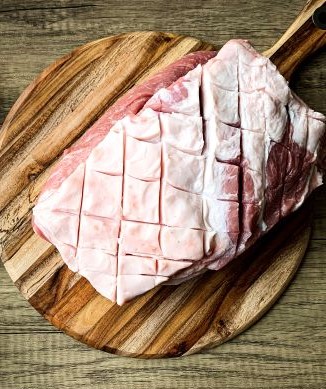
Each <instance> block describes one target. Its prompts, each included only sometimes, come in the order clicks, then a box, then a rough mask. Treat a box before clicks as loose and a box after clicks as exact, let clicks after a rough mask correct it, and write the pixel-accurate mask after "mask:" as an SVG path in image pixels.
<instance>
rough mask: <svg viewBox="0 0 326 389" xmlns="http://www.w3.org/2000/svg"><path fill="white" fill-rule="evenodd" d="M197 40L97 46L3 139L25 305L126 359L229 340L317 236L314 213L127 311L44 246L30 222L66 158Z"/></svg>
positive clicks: (16, 274)
mask: <svg viewBox="0 0 326 389" xmlns="http://www.w3.org/2000/svg"><path fill="white" fill-rule="evenodd" d="M211 49H213V47H212V46H211V45H210V44H207V43H204V42H201V41H199V40H198V39H194V38H190V37H183V36H177V35H172V34H165V33H158V32H139V33H130V34H125V35H119V36H113V37H109V38H105V39H101V40H98V41H95V42H91V43H89V44H87V45H85V46H82V47H80V48H78V49H76V50H74V51H73V52H72V53H70V54H69V55H67V56H65V57H64V58H62V59H60V60H58V61H57V62H56V63H54V64H53V65H52V66H50V67H49V68H47V69H46V70H45V71H44V72H43V73H42V74H41V75H40V76H39V77H38V78H37V79H36V80H35V81H34V82H33V83H32V84H31V85H30V86H29V87H28V88H27V89H26V90H25V91H24V92H23V94H22V95H21V96H20V98H19V99H18V101H17V102H16V104H15V105H14V107H13V108H12V110H11V111H10V113H9V115H8V117H7V119H6V121H5V123H4V124H3V128H2V131H1V134H0V177H1V186H0V243H1V258H2V261H3V262H4V265H5V267H6V269H7V271H8V273H9V275H10V277H11V278H12V280H13V281H14V283H15V284H16V286H17V287H18V289H19V290H20V292H21V293H22V295H23V296H24V297H25V298H26V299H27V300H28V301H29V302H30V304H31V305H32V306H33V307H34V308H35V309H37V310H38V311H39V312H40V313H41V314H42V315H43V316H44V317H45V318H46V319H48V320H49V321H50V322H51V323H52V324H53V325H55V326H56V327H58V328H59V329H61V330H63V331H64V332H66V333H67V334H69V335H71V336H73V337H74V338H76V339H78V340H80V341H82V342H85V343H87V344H88V345H90V346H93V347H96V348H99V349H102V350H105V351H108V352H112V353H116V354H121V355H129V356H139V357H145V358H146V357H147V358H150V357H167V356H179V355H184V354H190V353H193V352H196V351H198V350H200V349H201V348H203V347H208V346H213V345H217V344H220V343H222V342H225V341H226V340H228V339H231V338H232V337H234V336H235V335H237V334H239V333H240V332H241V331H243V330H244V329H246V328H248V327H249V326H250V325H251V324H252V323H254V322H255V321H256V320H257V319H258V318H259V317H261V316H262V315H263V313H264V312H266V311H267V310H268V308H269V307H271V305H272V304H273V303H274V302H275V301H276V299H277V298H278V297H279V296H280V294H281V293H282V292H283V291H284V289H285V288H286V286H287V285H288V284H289V282H290V280H291V278H292V277H293V275H294V274H295V272H296V270H297V268H298V265H299V264H300V261H301V259H302V258H303V255H304V252H305V250H306V247H307V244H308V241H309V234H310V218H309V217H307V215H310V207H309V205H306V206H305V207H304V208H303V209H301V210H300V211H299V212H296V213H295V214H294V215H292V217H290V218H289V219H287V220H285V221H283V222H282V223H280V225H279V226H278V227H277V228H276V229H275V230H273V231H271V233H269V234H268V235H267V236H266V237H264V238H263V239H261V240H260V242H259V243H258V244H257V245H256V246H255V247H253V248H252V249H251V250H250V251H249V252H248V253H246V255H245V256H242V257H240V258H238V259H236V260H235V261H234V262H232V263H231V264H230V265H229V266H227V267H226V268H224V269H223V270H222V271H219V272H207V273H206V274H204V275H202V276H201V277H199V278H197V279H195V280H191V281H188V282H186V283H183V284H181V285H179V286H159V287H156V288H155V289H154V290H151V291H149V292H148V293H146V294H145V295H143V296H140V297H138V298H136V299H134V300H132V301H131V302H129V303H127V304H125V305H124V306H122V307H119V306H118V305H116V304H113V303H112V302H110V301H109V300H107V299H105V298H104V297H102V296H101V295H99V294H98V293H97V292H96V291H95V290H94V288H93V287H92V286H91V285H90V284H89V283H88V282H87V281H86V280H85V279H84V278H83V277H81V276H80V275H78V274H74V273H72V272H71V271H70V270H69V269H68V268H67V266H66V265H65V264H64V263H63V261H62V259H61V257H60V255H59V254H58V252H57V251H56V250H55V248H54V247H53V246H52V245H51V244H49V243H48V242H46V241H44V240H42V239H40V238H39V237H38V236H36V235H35V234H34V233H33V231H32V227H31V210H32V208H33V206H34V204H35V202H36V199H37V196H38V193H39V191H40V189H41V187H42V185H43V184H44V183H45V181H46V180H47V178H48V177H49V174H50V171H51V168H52V167H53V165H54V164H55V163H56V161H57V158H58V157H59V156H60V155H61V153H62V152H63V150H64V149H65V148H66V147H68V146H69V145H71V144H72V143H73V142H74V141H76V140H77V139H78V137H79V136H80V135H81V134H82V133H83V132H84V131H85V130H86V129H87V128H88V127H89V126H90V125H91V124H92V123H93V122H94V121H95V120H96V119H97V118H98V117H99V116H100V115H101V114H102V113H103V112H104V111H105V110H106V109H107V108H108V107H109V106H110V105H111V104H112V103H113V102H114V101H115V100H116V99H117V98H118V97H120V96H121V95H122V94H123V93H125V91H127V90H128V89H129V88H130V87H132V86H133V85H134V84H137V83H140V82H142V81H143V80H145V79H146V78H147V77H148V76H149V75H152V74H153V73H155V72H157V71H158V70H159V69H162V68H163V67H165V66H166V65H168V64H169V63H171V62H173V61H175V60H176V59H178V58H180V57H182V56H183V55H185V54H187V53H189V52H191V51H196V50H211Z"/></svg>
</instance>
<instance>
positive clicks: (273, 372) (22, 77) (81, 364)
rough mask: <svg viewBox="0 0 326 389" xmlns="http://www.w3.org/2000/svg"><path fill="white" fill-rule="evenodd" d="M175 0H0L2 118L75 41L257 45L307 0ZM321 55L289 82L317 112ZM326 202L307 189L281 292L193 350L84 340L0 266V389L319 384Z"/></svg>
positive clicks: (324, 383) (325, 98)
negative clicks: (239, 41) (143, 350)
mask: <svg viewBox="0 0 326 389" xmlns="http://www.w3.org/2000/svg"><path fill="white" fill-rule="evenodd" d="M181 3H183V2H182V1H174V2H172V1H162V0H148V1H145V0H143V1H138V0H137V1H132V0H130V1H128V2H125V1H105V0H85V1H82V0H70V1H69V0H54V1H51V2H45V1H42V0H1V2H0V53H1V54H0V123H1V122H2V121H3V120H4V117H5V116H6V114H7V112H8V110H9V108H10V107H11V106H12V104H13V103H14V101H15V100H16V99H17V97H18V96H19V94H20V93H21V92H22V91H23V89H24V88H25V87H26V86H27V85H28V84H29V83H30V81H31V80H32V79H33V78H34V77H35V76H36V75H37V74H38V73H39V72H40V71H41V70H42V69H43V68H44V67H45V66H47V65H48V64H50V63H51V62H53V61H54V60H55V59H56V58H59V57H61V56H62V55H64V54H65V53H68V52H69V51H70V50H71V49H73V48H74V47H76V46H79V45H81V44H84V43H86V42H89V41H91V40H94V39H98V38H101V37H105V36H108V35H111V34H118V33H121V32H125V31H132V30H161V31H172V32H177V33H183V34H187V35H192V36H195V37H198V38H201V39H203V40H207V41H210V42H212V43H214V44H216V45H217V46H220V45H222V44H223V43H224V42H226V41H227V40H228V39H230V38H233V37H241V38H248V39H249V40H251V42H252V43H253V44H254V45H255V47H256V48H257V49H258V50H261V51H262V50H264V49H267V48H268V47H269V46H270V45H271V44H272V43H273V42H274V40H275V39H276V38H278V37H279V36H280V35H281V34H282V33H283V32H284V30H285V29H286V28H287V27H288V25H289V24H290V23H291V22H292V20H293V19H294V17H295V16H296V14H297V13H298V12H299V10H300V8H301V7H302V6H303V4H304V1H303V0H292V1H291V2H285V1H284V0H281V1H280V0H277V1H275V0H274V1H270V0H260V1H258V0H247V1H240V0H237V1H235V0H228V1H227V0H220V1H212V0H208V1H200V0H187V1H186V2H184V3H185V4H186V6H183V5H182V4H181ZM289 3H291V6H290V5H288V4H289ZM325 64H326V51H324V52H321V53H318V54H317V55H315V56H314V57H313V58H311V59H310V60H309V64H304V65H303V66H302V67H301V69H300V72H299V74H297V75H296V77H295V78H294V79H293V83H292V86H293V88H294V89H295V90H296V91H297V93H298V94H299V95H300V96H301V97H302V98H303V99H304V100H305V101H306V102H307V103H309V105H310V106H311V107H312V108H314V109H315V110H318V111H321V112H323V113H326V88H325V85H326V66H325ZM0 185H1V178H0ZM325 200H326V190H325V189H324V188H321V189H319V190H318V192H317V194H316V196H315V215H314V229H313V234H312V239H311V244H310V246H309V249H308V252H307V254H306V256H305V259H304V261H303V264H302V266H301V267H300V269H299V271H298V273H297V276H296V277H295V279H294V281H293V283H292V284H291V286H290V287H289V288H288V290H287V291H286V292H285V294H284V295H283V296H282V297H281V299H280V300H279V302H278V303H277V304H276V305H275V306H274V307H273V308H272V309H271V310H270V311H269V312H268V314H266V315H265V316H264V317H263V319H261V320H260V321H259V322H258V323H257V324H256V325H255V326H253V327H252V328H250V329H249V330H247V331H246V332H245V333H243V334H241V335H240V336H238V337H237V338H235V339H234V340H232V341H230V342H228V343H226V344H224V345H222V346H220V347H218V348H216V349H212V350H208V351H205V352H202V353H201V354H198V355H193V356H190V357H183V358H179V359H165V360H135V359H130V358H121V357H114V356H111V355H109V354H106V353H104V352H100V351H97V350H93V349H90V348H88V347H87V346H85V345H83V344H81V343H78V342H77V341H75V340H73V339H71V338H70V337H68V336H66V335H64V334H62V333H60V332H59V331H58V330H56V329H55V328H54V327H52V326H51V325H50V324H49V323H48V322H47V321H46V320H44V319H43V318H42V317H40V315H39V314H38V313H37V312H36V311H34V309H33V308H32V307H30V306H29V304H28V303H27V302H26V301H25V300H24V299H23V298H22V297H21V296H20V295H19V293H18V291H17V289H16V288H15V287H14V285H13V284H12V282H11V280H10V278H9V276H8V275H7V273H6V271H5V270H4V267H3V265H0V296H1V298H0V387H1V389H11V388H12V389H38V388H44V387H50V388H51V389H59V388H60V389H66V388H90V387H92V388H94V389H97V388H111V387H112V388H113V387H114V388H115V389H119V388H123V389H125V388H132V389H133V388H135V389H137V388H142V389H143V388H144V387H145V388H146V389H150V388H156V389H159V388H179V389H181V388H187V389H188V388H219V387H221V388H232V389H236V388H268V389H273V388H291V389H294V388H300V389H301V388H316V389H321V388H324V387H326V378H325V377H326V367H325V366H326V361H325V352H326V347H325V346H326V331H325V328H326V309H325V308H326V282H325V281H326V205H325ZM289 239H291V237H289Z"/></svg>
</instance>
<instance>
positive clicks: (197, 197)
mask: <svg viewBox="0 0 326 389" xmlns="http://www.w3.org/2000/svg"><path fill="white" fill-rule="evenodd" d="M291 99H292V100H291ZM289 101H290V104H289ZM286 107H287V108H288V109H289V110H290V118H289V117H288V114H287V109H286ZM301 110H302V105H300V104H299V105H298V104H297V103H296V100H295V98H293V97H291V95H290V91H289V88H288V86H287V84H286V81H285V80H284V79H283V78H282V77H281V76H280V75H279V74H278V72H277V71H276V69H275V67H273V65H272V64H271V63H270V62H269V61H268V60H267V59H266V58H264V57H262V56H260V55H258V54H257V53H256V52H255V51H254V50H253V49H252V48H251V46H250V45H249V44H248V43H246V42H244V41H230V42H229V43H228V44H226V45H225V46H224V47H223V48H222V49H221V51H220V52H219V53H218V54H217V56H216V57H214V58H212V59H211V60H209V61H208V62H207V63H206V64H205V65H204V66H203V67H202V66H201V65H198V66H197V67H196V68H195V69H194V70H192V71H190V72H189V73H188V74H187V75H186V76H184V77H182V78H180V79H179V80H177V81H176V82H175V83H173V84H172V85H171V86H170V87H168V88H166V89H161V90H159V91H158V92H157V93H156V94H155V95H154V96H153V97H152V98H151V99H150V100H149V101H148V102H147V103H146V104H145V107H144V108H143V109H142V110H141V111H140V113H138V114H137V115H133V116H127V117H125V118H124V119H122V120H120V121H119V122H117V123H116V124H115V125H114V126H113V128H112V129H111V130H110V132H109V133H108V135H107V136H106V138H105V139H104V140H103V141H102V142H101V143H100V144H98V145H97V147H95V148H94V149H93V151H92V152H91V154H90V155H89V157H88V159H87V160H86V162H85V163H84V164H81V165H80V166H79V167H78V168H77V169H76V170H75V171H74V172H73V173H72V174H71V175H70V176H69V177H68V178H67V179H66V180H65V182H64V183H63V184H62V185H61V187H60V188H59V189H58V190H56V191H54V192H52V193H51V194H50V195H49V196H48V197H47V198H45V199H44V198H43V199H42V201H40V202H39V203H38V204H37V205H36V207H35V208H34V219H35V222H36V224H37V225H38V226H39V227H41V229H42V232H43V233H44V235H45V237H46V238H47V239H48V240H49V241H51V242H52V243H53V244H55V245H56V247H57V248H58V250H59V251H60V253H61V255H62V257H63V259H64V260H65V262H66V263H67V265H68V266H69V268H70V269H71V270H73V271H78V272H80V274H82V275H83V276H84V277H86V278H87V279H88V280H89V281H90V282H91V284H92V285H93V286H94V287H95V288H96V289H97V290H98V291H99V293H101V294H102V295H104V296H105V297H107V298H109V299H110V300H112V301H117V303H118V304H123V303H124V302H126V301H128V300H130V299H131V298H133V297H135V296H137V295H140V294H142V293H144V292H146V291H148V290H149V289H152V288H153V287H155V286H156V285H158V284H161V283H162V282H165V281H168V280H169V277H171V276H175V274H176V273H177V276H178V274H181V277H183V279H184V278H186V277H191V276H194V275H195V274H196V272H199V271H201V270H202V269H203V268H205V267H208V268H211V269H214V270H217V269H219V268H221V267H222V266H224V265H225V264H226V263H227V262H228V261H230V260H231V259H232V258H234V256H236V255H237V254H239V253H240V252H242V251H243V250H244V249H245V248H246V245H247V242H249V241H250V239H254V237H255V236H258V235H259V233H260V234H261V233H262V231H264V230H267V229H269V228H270V227H271V226H272V225H273V224H275V222H276V221H277V220H274V219H273V221H271V222H270V223H269V224H268V216H266V215H268V213H267V210H268V209H269V208H268V206H269V204H270V203H273V202H275V198H274V197H275V195H274V193H278V196H281V197H280V200H279V203H278V205H277V207H276V208H277V209H276V211H275V212H276V213H275V212H274V214H273V215H274V216H275V214H278V215H280V214H281V212H283V214H286V213H287V212H289V209H290V208H289V207H288V208H286V207H285V205H284V204H289V203H285V201H284V198H283V200H282V194H283V186H284V183H285V184H287V185H288V186H289V185H290V182H289V183H287V181H286V179H285V177H284V174H283V176H282V178H281V182H278V183H277V185H278V186H277V190H276V189H275V190H274V189H273V188H272V189H270V188H271V187H272V181H271V178H270V177H267V175H268V168H270V164H271V163H272V162H273V159H272V158H271V155H272V149H273V146H274V145H277V144H278V143H280V142H281V140H282V141H284V137H285V135H286V131H290V130H289V129H291V128H292V129H294V130H293V131H292V132H291V133H290V134H287V139H288V140H287V142H288V143H287V144H286V143H285V144H284V146H282V147H283V149H282V150H284V151H282V152H283V154H284V156H285V162H286V161H287V159H286V157H287V150H291V144H290V140H291V137H292V138H293V137H294V136H296V132H295V130H296V128H297V126H295V125H294V126H292V127H291V125H289V120H290V119H291V117H293V118H294V119H293V120H295V118H296V117H299V116H300V112H301ZM271 115H274V117H276V118H277V120H276V121H277V122H276V123H275V120H274V121H271V120H270V117H271ZM291 115H292V116H291ZM310 121H311V124H310V127H311V128H316V129H315V131H316V132H317V131H319V133H321V131H320V127H318V126H316V125H315V127H313V125H314V124H315V122H314V121H313V120H312V119H310ZM290 124H291V123H290ZM301 131H302V129H301ZM307 133H308V126H307V125H306V136H305V141H306V139H310V141H309V142H310V143H309V145H310V146H309V147H310V149H311V152H312V154H313V153H315V154H316V148H317V144H318V142H316V141H315V140H314V137H313V134H309V135H307ZM285 138H286V137H285ZM277 142H278V143H277ZM284 142H285V141H284ZM315 154H313V155H315ZM311 163H312V162H311ZM266 166H267V167H266ZM314 174H315V176H316V174H317V173H316V172H315V171H314V172H313V174H311V175H310V178H309V179H310V180H311V181H312V180H313V179H314V178H315V176H314ZM309 179H308V181H307V183H305V185H306V186H308V187H309V185H310V187H311V185H312V184H311V182H309ZM282 180H283V181H282ZM266 193H271V194H270V198H268V196H267V200H266V199H265V194H266ZM280 193H281V195H280ZM283 196H284V195H283ZM298 196H299V194H298ZM269 202H270V203H269ZM291 206H292V207H294V204H292V205H291ZM285 208H286V209H285ZM265 216H266V218H265V219H264V217H265ZM274 216H273V217H274ZM257 234H258V235H257ZM193 267H194V268H196V271H193V270H192V268H193Z"/></svg>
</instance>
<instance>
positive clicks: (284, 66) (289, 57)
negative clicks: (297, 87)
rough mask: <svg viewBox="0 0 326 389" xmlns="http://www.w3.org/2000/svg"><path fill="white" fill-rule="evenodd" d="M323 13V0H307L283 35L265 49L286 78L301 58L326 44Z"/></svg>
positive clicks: (324, 8)
mask: <svg viewBox="0 0 326 389" xmlns="http://www.w3.org/2000/svg"><path fill="white" fill-rule="evenodd" d="M321 7H322V8H321ZM325 14H326V2H325V0H309V1H308V2H307V3H306V5H305V7H304V8H303V10H302V11H301V12H300V14H299V15H298V17H297V18H296V19H295V21H294V22H293V23H292V24H291V26H290V27H289V28H288V30H287V31H286V32H285V33H284V34H283V36H282V37H281V38H280V39H279V40H278V41H277V42H276V43H275V44H274V45H273V46H272V47H271V48H270V49H269V50H267V51H265V53H264V55H266V56H267V57H269V58H270V60H271V61H272V62H273V63H274V64H275V65H276V66H277V68H278V70H279V71H280V72H281V73H282V74H283V76H284V77H285V78H286V79H287V80H289V79H290V77H291V75H292V73H293V72H294V71H295V70H296V68H297V67H298V66H299V64H300V63H301V62H302V61H303V60H305V59H306V58H307V57H308V56H309V55H311V54H312V53H314V52H315V51H317V50H318V49H320V48H321V47H323V46H325V45H326V30H325V20H324V18H325ZM315 24H316V25H318V26H319V27H316V25H315Z"/></svg>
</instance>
